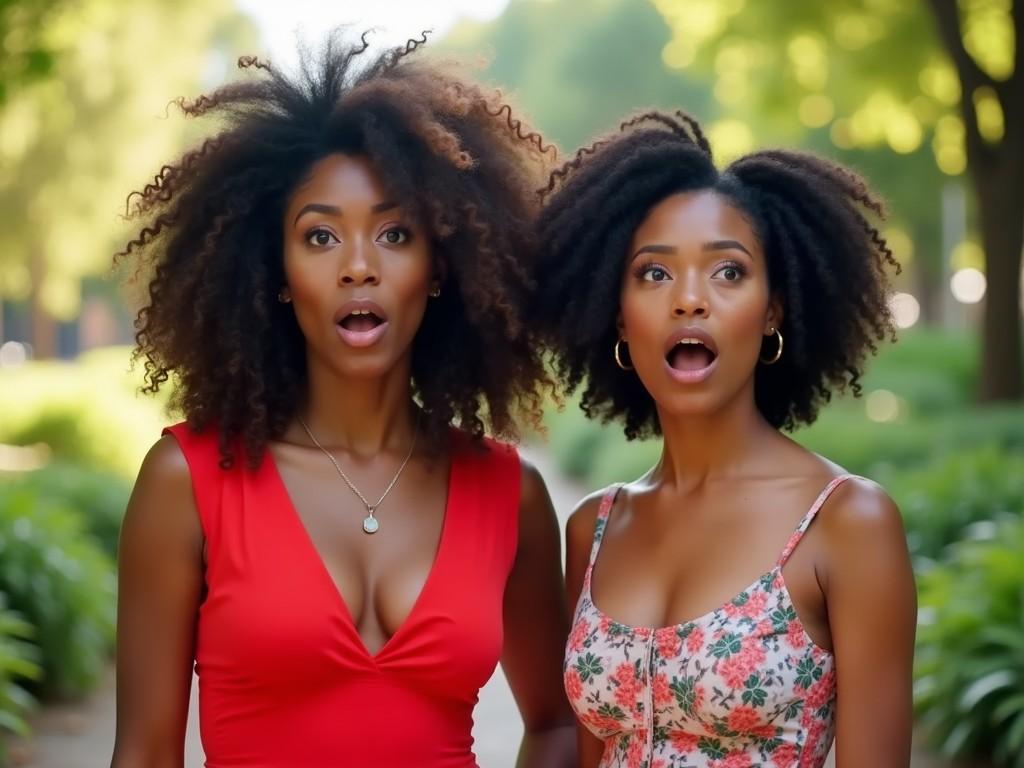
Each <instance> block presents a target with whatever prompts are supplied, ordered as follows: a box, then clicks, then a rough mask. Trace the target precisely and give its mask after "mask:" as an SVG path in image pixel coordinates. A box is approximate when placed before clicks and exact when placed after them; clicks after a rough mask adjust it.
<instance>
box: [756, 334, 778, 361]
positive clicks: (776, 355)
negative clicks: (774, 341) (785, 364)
mask: <svg viewBox="0 0 1024 768" xmlns="http://www.w3.org/2000/svg"><path fill="white" fill-rule="evenodd" d="M772 334H774V335H776V336H778V337H779V348H778V349H776V350H775V355H774V356H773V357H772V358H770V359H768V360H765V359H764V358H763V357H762V358H760V360H761V362H762V363H764V364H765V365H775V364H776V363H777V362H779V360H780V359H781V358H782V345H783V341H782V332H781V331H780V330H779V329H778V328H772V330H771V333H769V334H768V335H769V336H771V335H772Z"/></svg>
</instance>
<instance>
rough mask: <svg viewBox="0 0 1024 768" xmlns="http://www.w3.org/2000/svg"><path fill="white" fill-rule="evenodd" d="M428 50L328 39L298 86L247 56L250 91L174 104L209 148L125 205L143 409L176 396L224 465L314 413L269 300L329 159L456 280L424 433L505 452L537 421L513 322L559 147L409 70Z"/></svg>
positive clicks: (441, 304) (504, 110)
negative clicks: (498, 442)
mask: <svg viewBox="0 0 1024 768" xmlns="http://www.w3.org/2000/svg"><path fill="white" fill-rule="evenodd" d="M425 40H426V37H425V36H424V37H423V38H422V39H419V40H410V41H409V43H408V44H407V45H405V46H404V47H399V48H395V49H392V50H389V51H387V52H385V53H383V54H379V55H373V54H368V53H367V49H368V43H367V38H366V36H365V35H364V36H363V37H362V39H361V42H359V43H357V44H354V45H352V44H348V43H344V42H342V41H341V39H340V37H339V36H338V35H337V34H335V35H333V36H331V37H329V38H328V40H327V41H326V42H325V44H324V45H323V46H322V48H321V50H320V52H319V54H318V55H316V56H312V57H308V58H307V61H306V63H305V64H304V65H303V66H302V68H301V70H300V71H299V73H298V74H297V75H294V76H289V75H286V74H282V73H281V72H279V71H277V70H276V69H274V68H273V67H271V66H270V65H269V64H267V63H266V62H264V61H261V60H259V59H256V58H254V57H243V58H241V59H240V60H239V67H240V68H242V69H246V70H248V71H249V72H250V74H251V75H252V77H251V78H250V79H246V80H243V81H241V82H235V83H231V84H228V85H225V86H223V87H221V88H220V89H218V90H216V91H214V92H213V93H211V94H210V95H206V96H201V97H200V98H198V99H196V100H194V101H187V100H185V99H179V100H178V101H177V104H178V106H179V107H180V108H181V109H182V111H183V112H184V113H185V114H186V115H188V116H193V117H197V116H200V115H211V116H214V117H216V118H217V120H218V122H217V129H218V130H217V131H216V133H215V135H213V136H212V137H211V138H208V139H207V140H206V141H205V142H204V143H203V144H202V145H201V146H199V147H198V148H195V149H193V150H191V151H189V152H187V153H186V154H185V155H184V156H183V157H181V158H180V159H179V160H178V161H177V162H176V163H174V164H173V165H165V166H164V167H163V168H162V169H161V170H160V172H159V173H158V174H157V175H156V177H155V178H154V179H153V181H152V182H151V183H149V184H147V185H146V186H145V187H144V188H143V189H142V190H141V191H138V192H133V193H132V194H131V195H129V197H128V204H129V214H130V215H133V216H135V217H138V218H141V219H142V220H143V226H142V228H141V231H139V233H138V234H137V235H136V236H135V237H134V239H132V240H131V241H130V242H129V243H128V244H127V246H126V247H125V248H124V250H122V251H121V252H120V253H119V254H118V255H117V257H115V258H116V261H117V262H118V263H120V262H123V261H126V260H131V259H134V260H136V261H137V266H138V268H139V269H137V270H136V279H138V278H139V272H140V270H142V272H143V274H144V275H145V277H144V280H146V281H148V301H147V302H146V303H145V306H143V308H142V309H141V310H140V311H139V313H138V316H137V318H136V324H135V326H136V330H137V333H136V343H137V348H136V352H135V355H136V358H141V359H143V360H144V362H145V373H146V386H145V387H144V391H150V392H157V391H158V390H159V389H160V388H161V386H163V385H164V384H165V383H166V382H167V381H168V380H169V379H170V380H172V381H173V383H174V384H175V387H174V391H173V396H172V400H171V406H172V407H173V408H178V409H180V410H181V411H182V412H183V413H184V414H185V416H186V418H187V420H188V421H189V423H190V424H191V425H192V426H193V427H194V428H196V429H204V428H206V427H207V426H209V425H215V426H216V428H217V429H218V430H219V432H220V445H221V453H222V458H223V461H222V463H223V464H224V465H225V466H228V465H230V464H231V463H232V462H233V460H234V451H233V447H234V446H235V445H237V444H241V445H242V446H243V449H244V452H245V454H246V455H247V457H248V458H249V460H250V462H251V463H253V464H255V463H257V462H258V461H259V459H260V457H261V456H262V453H263V451H264V449H265V446H266V443H267V441H268V440H272V439H274V438H276V437H278V436H280V435H281V434H282V433H283V432H284V430H285V428H286V427H287V425H288V423H289V421H290V419H291V418H292V417H293V416H294V414H295V412H296V409H297V407H298V406H299V403H300V400H301V398H302V397H303V396H304V393H305V385H306V351H305V342H304V339H303V337H302V335H301V331H300V330H299V327H298V323H297V321H296V320H295V316H294V313H293V312H292V311H291V309H290V308H289V307H288V306H286V305H282V304H280V303H278V302H277V300H276V297H277V294H278V291H279V289H280V288H281V286H282V285H283V284H284V268H283V246H282V242H283V240H282V237H283V235H282V217H283V212H284V210H285V206H286V204H287V200H288V198H289V196H290V194H291V191H292V190H293V189H294V188H295V186H296V185H297V184H298V183H299V182H300V181H301V180H302V179H303V178H304V177H305V175H306V174H307V173H308V172H309V169H310V168H311V166H313V164H314V163H316V162H317V161H318V160H319V159H321V158H322V157H324V156H326V155H328V154H331V153H335V152H342V153H347V154H357V155H360V156H364V157H366V158H368V159H369V160H370V162H372V163H373V165H374V166H375V168H376V170H377V171H378V173H380V175H381V178H382V179H383V182H384V184H385V186H386V187H387V189H388V192H389V194H391V195H393V196H394V199H396V200H397V201H398V202H399V203H400V204H401V205H402V207H403V208H404V209H405V210H406V211H407V213H408V214H409V215H410V216H412V217H414V219H415V220H416V221H417V222H418V223H419V224H420V225H421V226H422V227H423V228H424V230H425V231H426V232H427V233H428V236H429V237H430V240H431V245H432V252H433V255H434V258H435V259H437V260H438V262H439V264H440V269H441V272H442V274H444V275H445V276H446V277H445V286H444V287H445V290H444V291H443V292H442V295H441V297H440V298H438V299H435V300H432V301H431V302H430V304H429V306H428V309H427V312H426V315H425V317H424V319H423V323H422V325H421V327H420V329H419V331H418V333H417V335H416V337H415V339H414V342H413V349H412V385H413V391H414V394H415V396H416V398H417V399H418V401H419V402H420V404H421V406H422V409H423V417H422V421H421V423H422V427H423V428H424V431H425V432H426V433H427V434H428V435H430V436H432V437H433V438H434V439H440V438H441V436H442V435H443V434H444V433H445V431H446V429H447V428H448V427H449V425H457V426H459V427H460V428H461V429H463V430H465V431H467V432H469V433H470V434H472V435H474V436H475V437H480V436H481V435H483V434H484V433H485V431H489V432H491V433H492V434H496V435H501V436H507V437H514V436H515V435H516V418H517V417H519V416H525V417H526V418H527V419H528V420H531V421H534V420H536V419H537V418H539V413H540V404H541V397H542V395H541V393H542V391H543V389H544V384H545V382H546V374H545V369H544V367H543V363H542V360H541V356H540V352H539V350H538V347H537V345H536V344H535V343H534V342H533V340H532V339H531V338H530V333H529V331H528V329H527V328H526V326H525V324H524V322H523V317H522V312H523V309H524V307H525V304H526V299H527V297H528V295H529V292H530V282H529V281H530V274H531V272H532V268H531V266H530V259H531V258H532V255H533V254H534V253H535V248H534V236H535V232H534V223H535V220H536V215H537V208H538V207H539V201H538V198H537V195H536V189H537V186H538V184H539V183H540V181H541V179H543V178H545V177H546V174H547V171H548V170H549V167H548V161H549V159H550V156H551V155H552V154H553V149H552V148H551V147H549V146H545V144H544V142H543V140H542V138H541V136H540V135H539V134H537V133H535V132H532V131H530V130H529V129H528V128H527V127H525V125H524V124H523V123H522V122H521V121H520V120H519V119H517V118H515V117H514V116H513V112H512V109H511V107H510V106H509V105H508V104H507V103H505V102H504V101H503V99H502V96H501V94H500V93H485V92H484V91H483V90H482V89H481V88H480V87H478V86H476V85H474V84H471V83H469V82H466V81H464V80H462V79H460V78H459V77H457V76H455V75H454V74H452V73H451V72H450V71H448V70H447V69H446V68H445V67H444V66H442V65H441V64H437V63H431V62H429V61H426V60H423V59H422V58H421V57H420V56H418V55H414V54H416V52H417V49H418V48H419V47H420V46H421V45H422V43H424V42H425ZM485 358H486V360H487V364H486V365H483V364H481V362H482V360H484V359H485Z"/></svg>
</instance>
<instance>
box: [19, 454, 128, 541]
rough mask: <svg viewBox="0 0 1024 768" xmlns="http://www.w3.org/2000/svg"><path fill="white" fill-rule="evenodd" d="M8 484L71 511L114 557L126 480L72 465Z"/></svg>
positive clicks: (56, 466) (33, 473)
mask: <svg viewBox="0 0 1024 768" xmlns="http://www.w3.org/2000/svg"><path fill="white" fill-rule="evenodd" d="M9 482H10V483H11V485H12V486H14V487H17V488H19V489H21V490H24V491H26V492H28V493H29V494H31V495H32V496H33V497H34V498H35V499H37V500H39V501H40V502H41V503H47V504H59V505H61V506H65V507H67V508H68V509H72V510H74V511H75V512H76V513H77V514H78V516H79V518H80V519H81V521H82V525H83V526H84V527H85V529H86V531H87V532H88V533H89V534H90V535H91V536H92V537H93V538H94V539H95V540H96V543H97V544H99V545H100V547H101V548H102V549H103V551H104V552H106V553H107V555H109V556H110V557H111V558H112V559H113V558H115V557H116V556H117V540H118V536H119V535H120V532H121V519H122V517H123V516H124V510H125V507H126V506H127V505H128V496H129V495H130V493H131V485H130V483H129V482H128V481H127V480H126V479H124V478H123V477H119V476H118V475H113V474H110V473H107V472H98V471H96V470H90V469H85V468H84V467H82V466H76V465H74V464H66V463H55V464H48V465H47V466H45V467H43V468H42V469H37V470H34V471H31V472H24V473H21V474H18V475H14V476H13V478H12V479H11V480H10V481H9Z"/></svg>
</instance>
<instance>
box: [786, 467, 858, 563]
mask: <svg viewBox="0 0 1024 768" xmlns="http://www.w3.org/2000/svg"><path fill="white" fill-rule="evenodd" d="M852 477H856V475H839V476H838V477H834V478H832V480H831V481H830V482H829V484H828V485H826V486H825V489H824V490H823V491H822V492H821V493H820V494H818V498H817V499H815V501H814V504H812V505H811V508H810V509H809V510H807V514H805V515H804V516H803V519H802V520H800V524H799V525H798V526H797V527H796V530H795V531H793V535H792V536H790V537H789V541H788V542H786V548H785V549H783V550H782V554H781V555H779V561H778V563H777V564H776V567H777V568H781V567H782V566H784V565H785V564H786V561H787V560H789V556H790V555H792V554H793V550H794V549H796V547H797V545H798V544H799V543H800V540H801V539H802V538H803V537H804V534H805V533H806V532H807V528H808V527H809V526H810V525H811V523H812V522H813V521H814V518H815V517H816V516H817V514H818V510H820V509H821V508H822V506H823V505H824V504H825V502H826V501H828V497H829V496H831V495H832V492H833V491H834V490H835V489H836V488H838V487H839V486H840V485H842V484H843V483H844V482H846V481H847V480H849V479H850V478H852Z"/></svg>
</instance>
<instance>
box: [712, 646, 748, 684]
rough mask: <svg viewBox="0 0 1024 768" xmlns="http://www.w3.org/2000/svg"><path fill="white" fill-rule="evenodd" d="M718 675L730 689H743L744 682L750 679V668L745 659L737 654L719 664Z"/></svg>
mask: <svg viewBox="0 0 1024 768" xmlns="http://www.w3.org/2000/svg"><path fill="white" fill-rule="evenodd" d="M718 674H719V675H721V676H722V678H723V679H724V680H725V682H726V684H727V685H728V686H729V687H730V688H742V687H743V682H744V681H745V680H746V679H747V678H748V677H750V668H749V667H748V665H747V663H746V662H745V661H744V660H743V657H742V656H740V655H739V654H737V655H736V656H730V657H729V658H727V659H724V660H723V661H722V662H721V663H719V665H718Z"/></svg>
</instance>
